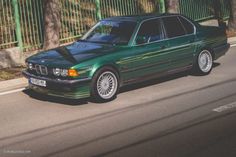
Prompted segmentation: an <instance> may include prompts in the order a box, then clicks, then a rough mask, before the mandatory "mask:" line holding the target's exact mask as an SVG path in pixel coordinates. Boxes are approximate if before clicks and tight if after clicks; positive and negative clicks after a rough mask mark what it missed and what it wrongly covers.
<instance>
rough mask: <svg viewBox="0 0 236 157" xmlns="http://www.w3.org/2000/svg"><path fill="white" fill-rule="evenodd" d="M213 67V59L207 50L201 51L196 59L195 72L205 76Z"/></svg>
mask: <svg viewBox="0 0 236 157" xmlns="http://www.w3.org/2000/svg"><path fill="white" fill-rule="evenodd" d="M212 67H213V57H212V54H211V52H210V51H209V50H202V51H201V52H200V53H199V55H198V58H197V61H196V66H195V70H196V71H197V73H198V74H200V75H207V74H209V73H210V72H211V70H212Z"/></svg>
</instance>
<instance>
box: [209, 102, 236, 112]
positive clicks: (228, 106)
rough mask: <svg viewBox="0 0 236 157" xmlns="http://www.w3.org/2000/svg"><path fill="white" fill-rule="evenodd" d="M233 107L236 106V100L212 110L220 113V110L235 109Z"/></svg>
mask: <svg viewBox="0 0 236 157" xmlns="http://www.w3.org/2000/svg"><path fill="white" fill-rule="evenodd" d="M233 108H236V101H235V102H232V103H230V104H227V105H223V106H220V107H217V108H215V109H213V110H212V111H214V112H219V113H220V112H224V111H227V110H230V109H233Z"/></svg>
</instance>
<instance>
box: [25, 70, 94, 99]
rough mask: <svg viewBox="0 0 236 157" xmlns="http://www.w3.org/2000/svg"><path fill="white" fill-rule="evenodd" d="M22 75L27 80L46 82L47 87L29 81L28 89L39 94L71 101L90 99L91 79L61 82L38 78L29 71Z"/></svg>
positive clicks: (59, 80)
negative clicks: (33, 79)
mask: <svg viewBox="0 0 236 157" xmlns="http://www.w3.org/2000/svg"><path fill="white" fill-rule="evenodd" d="M22 74H23V75H24V77H26V78H27V79H30V78H35V79H40V80H44V81H46V83H47V86H46V87H41V86H38V85H34V84H31V83H30V81H29V86H28V87H29V88H30V89H32V90H34V91H36V92H38V93H42V94H46V95H52V96H57V97H64V98H71V99H80V98H87V97H90V82H91V79H90V78H83V79H74V80H61V79H52V78H47V77H42V76H36V75H33V74H31V73H29V72H27V71H23V72H22Z"/></svg>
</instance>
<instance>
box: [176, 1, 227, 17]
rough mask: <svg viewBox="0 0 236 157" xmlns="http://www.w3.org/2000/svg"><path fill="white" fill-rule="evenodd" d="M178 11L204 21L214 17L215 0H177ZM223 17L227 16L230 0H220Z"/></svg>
mask: <svg viewBox="0 0 236 157" xmlns="http://www.w3.org/2000/svg"><path fill="white" fill-rule="evenodd" d="M179 3H180V13H182V14H184V15H186V16H188V17H190V18H192V19H194V20H195V21H204V20H208V19H212V18H214V9H213V3H215V0H179ZM220 3H221V11H222V13H223V18H224V19H227V18H229V14H230V1H229V0H220Z"/></svg>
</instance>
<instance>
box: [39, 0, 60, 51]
mask: <svg viewBox="0 0 236 157" xmlns="http://www.w3.org/2000/svg"><path fill="white" fill-rule="evenodd" d="M43 2H44V3H43V4H44V6H43V10H44V44H43V49H45V50H47V49H52V48H55V47H58V46H59V45H60V36H59V32H60V26H61V22H60V3H59V0H43Z"/></svg>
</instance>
